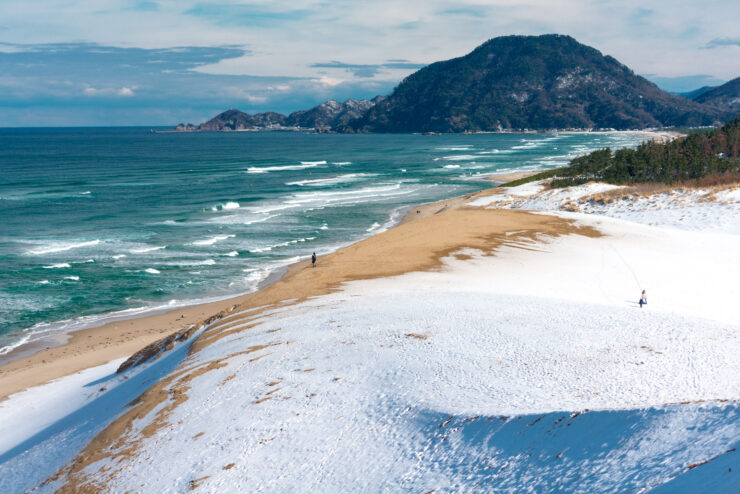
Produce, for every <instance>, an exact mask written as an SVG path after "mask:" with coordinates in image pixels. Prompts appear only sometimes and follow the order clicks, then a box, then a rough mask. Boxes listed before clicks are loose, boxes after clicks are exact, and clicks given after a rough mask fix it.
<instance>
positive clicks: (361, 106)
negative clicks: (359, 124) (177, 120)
mask: <svg viewBox="0 0 740 494" xmlns="http://www.w3.org/2000/svg"><path fill="white" fill-rule="evenodd" d="M383 99H384V98H383V96H376V97H375V98H373V99H372V100H354V99H349V100H347V101H345V102H343V103H342V102H339V101H334V100H329V101H327V102H326V103H322V104H320V105H318V106H315V107H314V108H311V109H310V110H302V111H297V112H293V113H291V114H290V115H288V116H287V117H286V116H285V115H282V114H280V113H275V112H267V113H257V114H255V115H250V114H248V113H244V112H243V111H239V110H233V109H232V110H226V111H225V112H222V113H219V114H218V115H216V116H215V117H213V118H212V119H211V120H209V121H208V122H206V123H203V124H200V125H199V126H198V127H196V126H194V125H192V124H187V125H185V124H180V125H178V126H177V127H176V128H175V130H176V131H179V132H194V131H231V130H260V129H278V130H279V129H286V130H299V129H317V130H324V131H326V130H329V129H331V128H332V127H336V126H339V125H344V124H346V123H347V122H348V121H350V120H352V119H357V118H359V117H361V116H362V115H363V114H364V113H365V112H366V111H367V110H368V109H370V108H371V107H373V106H374V105H375V104H376V103H378V102H379V101H382V100H383Z"/></svg>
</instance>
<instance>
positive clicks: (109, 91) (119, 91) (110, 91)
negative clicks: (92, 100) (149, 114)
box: [82, 86, 138, 97]
mask: <svg viewBox="0 0 740 494" xmlns="http://www.w3.org/2000/svg"><path fill="white" fill-rule="evenodd" d="M136 89H138V86H131V87H125V86H124V87H121V88H112V87H107V88H96V87H93V86H86V87H85V88H84V89H83V90H82V93H83V94H84V95H86V96H113V95H116V96H124V97H128V96H134V91H135V90H136Z"/></svg>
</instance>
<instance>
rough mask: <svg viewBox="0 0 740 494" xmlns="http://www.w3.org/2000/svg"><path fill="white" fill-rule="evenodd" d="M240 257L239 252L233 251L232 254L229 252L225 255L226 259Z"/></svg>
mask: <svg viewBox="0 0 740 494" xmlns="http://www.w3.org/2000/svg"><path fill="white" fill-rule="evenodd" d="M238 255H239V251H236V250H232V251H231V252H227V253H226V254H224V256H225V257H236V256H238Z"/></svg>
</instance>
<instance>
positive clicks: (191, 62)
mask: <svg viewBox="0 0 740 494" xmlns="http://www.w3.org/2000/svg"><path fill="white" fill-rule="evenodd" d="M738 20H740V2H737V1H728V0H724V1H717V0H705V1H703V2H696V1H695V0H692V1H684V0H670V1H669V0H658V1H645V0H623V1H616V0H602V1H585V0H573V1H568V2H565V1H558V0H523V1H520V0H460V1H446V0H406V1H404V2H399V1H398V0H378V1H366V2H359V1H357V0H354V1H351V0H316V1H315V0H291V1H290V2H286V1H277V0H273V1H266V0H219V1H216V2H207V1H203V0H177V1H174V0H161V1H154V0H153V1H146V0H144V1H141V0H86V1H82V0H81V1H72V0H34V1H28V0H2V2H0V126H11V127H12V126H97V125H104V126H117V125H151V126H158V125H165V126H167V125H175V124H177V123H179V122H185V123H187V122H193V123H196V124H197V123H200V122H203V121H206V120H208V119H209V118H211V117H213V116H214V115H215V114H217V113H219V112H220V111H223V110H225V109H228V108H238V109H240V110H242V111H247V112H249V113H254V112H260V111H277V112H281V113H289V112H291V111H295V110H300V109H307V108H310V107H312V106H315V105H316V104H319V103H321V102H323V101H326V100H328V99H336V100H340V101H343V100H346V99H348V98H358V99H359V98H372V97H374V96H376V95H379V94H389V93H390V92H391V91H392V90H393V88H394V87H395V86H396V85H397V84H398V83H399V82H400V81H401V80H403V78H404V77H406V76H408V75H409V74H411V73H413V72H414V71H416V70H418V69H419V68H421V67H424V66H425V65H427V64H429V63H432V62H435V61H439V60H446V59H450V58H455V57H458V56H462V55H465V54H466V53H468V52H470V51H472V50H473V49H474V48H475V47H476V46H478V45H480V44H481V43H483V42H485V41H486V40H488V39H490V38H493V37H496V36H502V35H509V34H524V35H537V34H547V33H559V34H568V35H571V36H573V37H574V38H576V39H577V40H578V41H580V42H581V43H584V44H587V45H590V46H593V47H594V48H596V49H598V50H600V51H601V52H602V53H604V54H608V55H611V56H613V57H615V58H616V59H617V60H619V61H620V62H622V63H624V64H625V65H627V66H629V67H630V68H632V69H633V70H634V71H635V72H636V73H638V74H641V75H643V76H645V77H647V78H648V79H650V80H652V81H653V82H655V83H656V84H658V85H659V86H660V87H662V88H663V89H666V90H669V91H674V92H681V91H690V90H693V89H696V88H699V87H701V86H705V85H718V84H721V83H722V82H724V81H727V80H730V79H733V78H735V77H738V76H740V30H739V29H738Z"/></svg>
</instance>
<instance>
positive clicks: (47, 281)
mask: <svg viewBox="0 0 740 494" xmlns="http://www.w3.org/2000/svg"><path fill="white" fill-rule="evenodd" d="M49 283H51V281H49V280H41V281H39V282H38V284H39V285H48V284H49ZM0 355H2V352H0Z"/></svg>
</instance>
